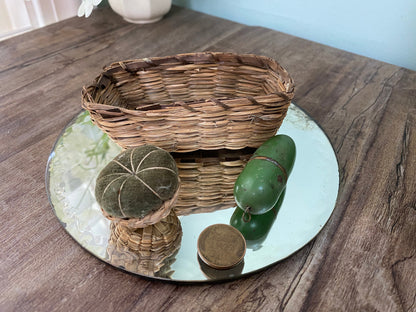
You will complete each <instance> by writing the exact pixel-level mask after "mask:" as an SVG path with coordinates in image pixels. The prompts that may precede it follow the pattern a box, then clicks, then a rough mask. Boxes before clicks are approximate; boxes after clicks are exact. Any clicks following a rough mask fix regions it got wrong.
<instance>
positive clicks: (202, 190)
mask: <svg viewBox="0 0 416 312" xmlns="http://www.w3.org/2000/svg"><path fill="white" fill-rule="evenodd" d="M254 151H255V149H254V148H244V149H241V150H226V149H221V150H213V151H202V150H199V151H195V152H190V153H171V154H172V156H173V158H174V159H175V161H176V165H177V167H178V172H179V177H180V179H181V187H180V191H179V196H178V200H177V202H176V205H175V206H174V210H175V212H176V214H177V215H189V214H193V213H205V212H211V211H215V210H219V209H225V208H230V207H233V206H235V202H234V196H233V190H234V183H235V181H236V179H237V177H238V175H239V174H240V173H241V171H242V170H243V168H244V166H245V164H246V163H247V161H248V160H249V159H250V157H251V155H252V154H253V153H254Z"/></svg>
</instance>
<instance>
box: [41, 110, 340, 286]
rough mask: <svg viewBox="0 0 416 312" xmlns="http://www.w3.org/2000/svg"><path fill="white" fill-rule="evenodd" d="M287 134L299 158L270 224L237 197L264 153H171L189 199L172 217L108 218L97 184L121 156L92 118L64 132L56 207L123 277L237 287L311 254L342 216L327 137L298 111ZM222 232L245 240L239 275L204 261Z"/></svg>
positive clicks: (55, 177) (54, 178)
mask: <svg viewBox="0 0 416 312" xmlns="http://www.w3.org/2000/svg"><path fill="white" fill-rule="evenodd" d="M278 133H279V134H280V133H282V134H287V135H289V136H290V137H291V138H293V140H294V141H295V143H296V148H297V157H296V162H295V165H294V167H293V171H292V173H291V177H290V179H288V181H287V186H286V188H285V190H284V192H283V193H282V194H281V195H280V197H279V201H278V203H277V204H276V205H275V206H274V207H273V209H272V210H270V211H269V212H268V213H269V214H270V216H268V217H267V218H262V216H261V215H254V214H251V215H248V214H246V212H245V211H243V210H242V209H239V208H236V207H235V202H234V197H233V188H234V183H235V180H236V177H237V176H238V175H239V173H240V172H241V170H242V168H244V166H245V164H246V163H247V161H248V159H250V157H251V155H252V154H253V153H254V151H255V149H244V150H238V151H227V150H220V151H212V152H199V151H198V152H193V153H186V155H185V154H175V153H172V156H173V157H174V159H175V161H176V164H177V167H178V170H179V171H180V177H181V190H180V192H179V195H178V198H177V200H176V203H175V205H174V206H173V209H172V211H171V212H169V213H168V214H167V215H166V216H164V218H162V220H160V221H159V222H157V223H155V224H153V225H151V226H147V227H144V228H143V227H142V228H132V227H128V226H123V225H121V224H118V223H116V222H114V221H111V220H109V219H107V218H105V217H104V215H103V213H102V211H101V207H100V206H99V205H98V203H97V201H96V199H95V187H96V179H97V176H98V174H99V173H100V171H101V170H102V169H103V168H104V167H105V166H106V165H107V164H108V163H109V162H110V161H111V160H112V159H113V158H114V157H115V156H116V155H118V154H119V153H120V152H121V148H120V147H119V146H117V145H116V144H115V143H113V142H112V141H111V140H109V138H108V137H107V135H105V134H103V133H102V132H101V130H99V129H98V128H97V127H96V126H94V125H93V124H92V123H91V121H90V118H89V115H88V113H86V112H81V113H80V114H79V115H78V116H77V117H76V118H75V119H74V120H73V121H72V122H71V123H70V124H69V125H68V126H67V127H66V128H65V129H64V130H63V132H62V134H61V135H60V137H59V138H58V140H57V142H56V144H55V146H54V148H53V150H52V153H51V155H50V158H49V161H48V166H47V171H46V178H47V191H48V195H49V199H50V202H51V205H52V208H53V210H54V212H55V214H56V216H57V217H58V219H59V220H60V222H61V223H62V225H63V226H64V227H65V229H66V230H67V231H68V233H69V234H70V235H71V236H72V237H74V239H75V240H76V241H77V242H78V243H79V244H80V245H81V246H83V247H84V248H85V249H87V250H88V251H89V252H91V253H92V254H93V255H94V256H96V257H98V258H100V259H102V260H104V261H105V262H107V263H109V264H110V265H113V266H114V267H117V268H121V269H123V270H126V271H128V272H131V273H135V274H138V275H141V276H146V277H151V278H156V279H168V280H173V281H186V282H201V281H207V280H227V279H233V278H238V277H239V276H243V275H245V274H249V273H251V272H254V271H258V270H260V269H262V268H265V267H267V266H269V265H271V264H274V263H276V262H278V261H280V260H282V259H284V258H286V257H288V256H290V255H291V254H293V253H294V252H296V251H297V250H299V249H300V248H302V247H303V246H305V245H306V244H307V243H308V242H309V241H310V240H311V239H313V238H314V237H315V236H316V235H317V234H318V233H319V231H320V230H321V229H322V228H323V226H324V225H325V223H326V222H327V220H328V219H329V217H330V215H331V213H332V210H333V209H334V206H335V202H336V198H337V194H338V184H339V177H338V164H337V160H336V157H335V154H334V151H333V149H332V147H331V144H330V142H329V141H328V138H327V137H326V135H325V134H324V132H323V131H322V130H321V128H320V127H319V126H318V125H317V124H316V123H315V122H314V121H313V120H312V119H311V118H309V116H308V115H307V114H305V113H304V112H303V111H302V110H301V109H299V108H298V107H297V106H296V105H294V104H291V105H290V107H289V110H288V115H287V116H286V118H285V120H284V122H283V124H282V126H281V128H280V129H279V132H278ZM311 177H313V181H311ZM249 218H250V220H248V219H249ZM213 224H230V225H232V226H234V227H235V228H237V229H238V230H239V231H240V232H241V233H242V234H243V236H244V238H245V240H246V246H247V249H246V253H245V256H244V260H243V261H241V262H240V263H239V264H238V265H236V266H234V267H232V268H229V269H226V270H218V269H214V268H212V267H209V266H207V265H206V264H205V263H204V262H203V261H201V259H200V258H199V257H198V253H197V240H198V237H199V235H200V233H201V232H202V231H203V230H204V229H206V228H207V227H208V226H210V225H213ZM259 229H261V230H259Z"/></svg>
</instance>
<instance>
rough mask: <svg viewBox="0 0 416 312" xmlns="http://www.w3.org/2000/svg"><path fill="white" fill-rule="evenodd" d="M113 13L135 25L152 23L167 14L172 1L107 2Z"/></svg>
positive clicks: (126, 0)
mask: <svg viewBox="0 0 416 312" xmlns="http://www.w3.org/2000/svg"><path fill="white" fill-rule="evenodd" d="M108 3H109V4H110V6H111V8H112V9H113V11H114V12H116V13H117V14H119V15H121V16H122V17H123V18H124V19H125V20H126V21H128V22H131V23H136V24H147V23H154V22H157V21H159V20H161V19H162V17H163V16H164V15H165V14H166V13H168V12H169V10H170V8H171V6H172V0H108Z"/></svg>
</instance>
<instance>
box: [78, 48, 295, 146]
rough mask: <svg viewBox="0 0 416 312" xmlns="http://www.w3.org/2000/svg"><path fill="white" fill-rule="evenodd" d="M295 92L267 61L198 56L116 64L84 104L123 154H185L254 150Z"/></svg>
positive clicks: (275, 127) (275, 126) (226, 55)
mask: <svg viewBox="0 0 416 312" xmlns="http://www.w3.org/2000/svg"><path fill="white" fill-rule="evenodd" d="M293 93H294V85H293V82H292V79H291V78H290V76H289V74H288V73H287V72H286V70H285V69H283V68H282V67H281V66H280V65H279V64H278V63H277V62H276V61H274V60H272V59H270V58H267V57H263V56H257V55H252V54H248V55H238V54H232V53H219V52H201V53H189V54H179V55H176V56H169V57H155V58H146V59H138V60H131V61H124V62H118V63H114V64H112V65H110V66H108V67H106V68H105V69H104V71H103V72H102V73H101V74H100V75H99V76H98V77H97V78H96V80H95V81H94V83H93V84H92V85H90V86H87V87H84V89H83V92H82V100H83V107H84V108H85V109H87V110H88V111H89V112H90V115H91V119H92V121H93V122H94V123H95V124H96V125H97V126H98V127H100V128H101V129H102V130H103V131H104V132H106V133H108V135H109V136H110V138H111V139H112V140H114V141H115V142H116V143H118V144H119V145H120V146H122V147H123V148H130V147H135V146H139V145H142V144H152V145H156V146H158V147H161V148H163V149H165V150H167V151H169V152H189V151H195V150H199V149H204V150H215V149H222V148H227V149H241V148H244V147H259V146H260V145H261V143H263V142H264V141H266V140H267V139H268V138H269V137H271V136H273V135H274V134H275V133H276V131H277V130H278V128H279V127H280V125H281V123H282V121H283V118H284V117H285V116H286V112H287V109H288V106H289V104H290V101H291V99H292V98H293Z"/></svg>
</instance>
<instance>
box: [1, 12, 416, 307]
mask: <svg viewBox="0 0 416 312" xmlns="http://www.w3.org/2000/svg"><path fill="white" fill-rule="evenodd" d="M194 51H231V52H237V53H256V54H261V55H266V56H269V57H272V58H274V59H276V60H277V61H278V62H280V63H281V64H282V65H283V66H284V67H285V68H286V69H287V70H288V71H289V73H291V75H292V76H293V78H294V80H295V83H296V92H295V99H294V102H295V103H296V104H297V105H299V106H300V107H301V108H303V109H304V110H305V111H306V112H308V113H309V114H310V115H311V116H312V117H313V118H314V119H315V120H316V121H317V122H318V123H319V124H320V125H321V126H322V128H323V129H324V130H325V132H326V133H327V135H328V137H329V139H330V141H331V143H332V144H333V147H334V150H335V152H336V155H337V158H338V162H339V170H340V191H339V195H338V200H337V204H336V207H335V210H334V212H333V214H332V216H331V218H330V220H329V222H328V223H327V224H326V226H325V227H324V229H323V230H322V231H321V233H320V234H319V235H318V236H317V237H316V238H315V239H314V240H313V241H312V242H310V243H309V244H308V245H307V246H305V247H304V248H302V249H301V250H300V251H298V252H297V253H296V254H294V255H293V256H291V257H290V258H288V259H286V260H284V261H282V262H280V263H278V264H276V265H274V266H272V267H271V268H269V269H267V270H264V271H262V272H260V273H258V274H254V275H252V276H249V277H245V278H242V279H239V280H235V281H232V282H226V283H217V284H201V285H183V284H174V283H165V282H159V281H153V280H148V279H144V278H140V277H137V276H133V275H130V274H126V273H124V272H122V271H119V270H117V269H114V268H113V267H111V266H109V265H106V264H104V263H103V262H101V261H100V260H98V259H97V258H95V257H94V256H92V255H91V254H89V253H88V252H86V251H85V250H83V249H82V248H81V247H80V246H79V245H78V244H77V243H76V242H75V241H74V240H73V239H72V238H71V237H70V236H69V235H68V234H67V233H66V232H65V230H64V229H63V227H62V226H61V225H60V223H59V222H58V220H57V218H56V217H55V215H54V214H53V212H52V209H51V207H50V205H49V203H48V199H47V196H46V190H45V182H44V174H45V166H46V162H47V160H48V156H49V153H50V151H51V148H52V146H53V144H54V142H55V140H56V139H57V137H58V135H59V133H60V131H61V130H62V129H63V127H64V126H65V125H66V124H67V123H68V122H69V121H70V120H71V119H72V118H73V116H74V115H75V114H76V113H77V112H79V111H80V109H81V108H80V106H81V100H80V93H81V87H82V86H83V85H84V84H86V83H88V82H90V81H91V80H92V79H93V78H94V77H95V75H96V74H97V73H98V72H99V71H100V70H101V68H102V67H103V66H104V65H107V64H109V63H111V62H113V61H118V60H125V59H130V58H140V57H149V56H165V55H171V54H177V53H185V52H194ZM0 60H1V62H0V116H1V117H0V146H1V150H0V172H1V180H0V183H1V188H0V207H1V210H0V217H1V220H2V222H1V224H2V225H1V227H0V235H1V239H2V244H1V247H0V248H1V249H0V311H416V255H415V253H416V72H413V71H410V70H406V69H403V68H399V67H396V66H393V65H389V64H386V63H382V62H378V61H375V60H371V59H368V58H365V57H362V56H358V55H354V54H351V53H347V52H344V51H340V50H336V49H333V48H330V47H327V46H323V45H320V44H317V43H312V42H310V41H306V40H303V39H300V38H296V37H292V36H289V35H286V34H283V33H279V32H276V31H272V30H268V29H265V28H260V27H249V26H244V25H240V24H236V23H233V22H230V21H226V20H222V19H218V18H215V17H212V16H208V15H204V14H201V13H197V12H193V11H190V10H185V9H180V8H176V7H174V8H172V10H171V12H170V13H169V14H168V15H167V16H166V17H165V18H164V19H163V20H162V21H161V22H159V23H156V24H150V25H134V24H129V23H127V22H124V21H123V20H122V19H121V18H120V17H119V16H117V15H115V14H114V13H113V12H111V11H110V10H109V9H100V10H96V11H94V13H93V14H92V16H91V17H90V18H88V19H85V18H72V19H68V20H65V21H63V22H60V23H57V24H53V25H50V26H48V27H45V28H42V29H39V30H36V31H32V32H29V33H26V34H23V35H20V36H17V37H14V38H11V39H8V40H5V41H2V42H0ZM311 179H312V177H311ZM311 183H313V182H312V181H311Z"/></svg>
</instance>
